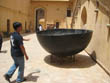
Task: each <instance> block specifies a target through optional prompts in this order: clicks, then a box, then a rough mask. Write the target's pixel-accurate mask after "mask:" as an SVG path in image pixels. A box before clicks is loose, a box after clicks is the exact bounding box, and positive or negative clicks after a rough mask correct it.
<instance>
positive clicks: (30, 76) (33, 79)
mask: <svg viewBox="0 0 110 83" xmlns="http://www.w3.org/2000/svg"><path fill="white" fill-rule="evenodd" d="M35 73H38V72H32V73H30V74H28V75H27V76H26V77H25V78H26V82H28V83H29V82H35V83H36V82H37V80H38V78H39V76H36V75H34V74H35ZM11 83H16V80H14V81H12V82H11Z"/></svg>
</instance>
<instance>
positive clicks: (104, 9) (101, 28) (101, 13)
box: [73, 0, 110, 74]
mask: <svg viewBox="0 0 110 83" xmlns="http://www.w3.org/2000/svg"><path fill="white" fill-rule="evenodd" d="M109 4H110V0H106V1H105V0H99V7H98V13H96V12H95V10H96V0H90V2H89V1H88V0H81V8H80V9H79V10H78V15H77V19H76V20H75V26H74V27H73V28H81V29H90V30H93V37H92V40H91V42H90V44H89V46H88V47H87V49H86V51H87V52H88V53H89V54H90V55H91V56H92V57H93V58H94V59H96V60H97V61H98V62H99V63H100V64H101V66H103V67H104V68H105V69H106V70H107V72H108V73H109V74H110V27H109V28H108V27H107V24H110V5H109ZM84 7H85V8H86V11H87V23H86V25H85V26H82V22H81V21H82V20H81V13H82V10H83V8H84ZM83 18H85V16H84V15H83ZM96 18H97V19H96Z"/></svg>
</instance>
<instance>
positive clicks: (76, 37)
mask: <svg viewBox="0 0 110 83" xmlns="http://www.w3.org/2000/svg"><path fill="white" fill-rule="evenodd" d="M37 37H38V40H39V42H40V44H41V45H42V46H43V48H44V49H45V50H46V51H48V52H49V53H51V54H52V55H56V56H72V55H74V54H76V53H79V52H81V51H82V50H84V49H85V48H86V47H87V45H88V44H89V42H90V40H91V37H92V31H91V30H82V29H52V30H45V31H40V32H37Z"/></svg>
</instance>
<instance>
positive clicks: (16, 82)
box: [16, 78, 27, 83]
mask: <svg viewBox="0 0 110 83" xmlns="http://www.w3.org/2000/svg"><path fill="white" fill-rule="evenodd" d="M26 80H27V79H26V78H24V80H23V81H21V82H24V81H26ZM21 82H16V83H21Z"/></svg>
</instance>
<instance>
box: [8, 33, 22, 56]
mask: <svg viewBox="0 0 110 83" xmlns="http://www.w3.org/2000/svg"><path fill="white" fill-rule="evenodd" d="M10 43H11V55H12V56H16V57H20V56H24V54H23V52H22V51H21V48H20V46H21V45H23V37H22V36H21V35H20V34H19V33H17V32H14V33H12V34H11V36H10Z"/></svg>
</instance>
